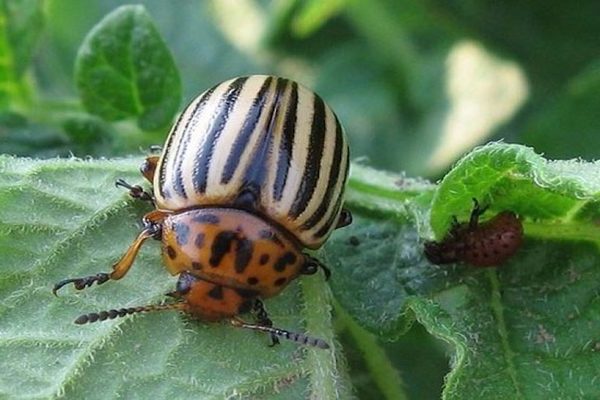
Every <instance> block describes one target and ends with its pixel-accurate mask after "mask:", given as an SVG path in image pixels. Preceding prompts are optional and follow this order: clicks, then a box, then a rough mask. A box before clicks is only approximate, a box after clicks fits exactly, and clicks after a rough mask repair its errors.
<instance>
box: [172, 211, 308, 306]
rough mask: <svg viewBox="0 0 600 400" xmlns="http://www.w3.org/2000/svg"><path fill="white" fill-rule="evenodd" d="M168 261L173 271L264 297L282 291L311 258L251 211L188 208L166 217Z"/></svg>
mask: <svg viewBox="0 0 600 400" xmlns="http://www.w3.org/2000/svg"><path fill="white" fill-rule="evenodd" d="M162 242H163V259H164V262H165V264H166V265H167V268H168V269H169V271H170V272H171V273H172V274H179V273H181V272H184V271H189V272H190V273H192V274H193V275H195V276H197V277H200V278H202V279H206V280H208V281H210V282H214V283H218V284H221V285H225V286H227V287H233V288H240V289H248V290H252V291H254V292H256V293H258V294H260V296H261V297H271V296H274V295H276V294H277V293H279V292H280V291H281V290H282V289H283V288H284V287H285V286H287V284H288V283H289V282H290V281H292V280H293V279H295V278H296V277H297V276H298V275H299V274H300V273H302V272H303V268H304V267H305V265H306V264H307V262H308V260H307V259H306V258H305V256H304V255H303V254H302V252H301V251H300V247H299V245H298V244H297V243H296V242H294V241H293V240H292V239H291V238H290V237H288V236H287V235H285V234H284V233H283V232H282V231H281V230H279V229H277V228H275V227H274V226H273V225H271V224H269V223H267V222H265V221H264V220H263V219H261V218H259V217H257V216H255V215H252V214H250V213H248V212H245V211H241V210H236V209H226V208H202V209H192V210H188V211H184V212H181V213H178V214H174V215H171V216H169V217H168V218H166V219H165V220H164V222H163V229H162Z"/></svg>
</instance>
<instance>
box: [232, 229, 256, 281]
mask: <svg viewBox="0 0 600 400" xmlns="http://www.w3.org/2000/svg"><path fill="white" fill-rule="evenodd" d="M253 248H254V246H253V244H252V241H251V240H248V239H243V238H242V239H238V241H237V248H236V252H235V265H234V268H235V272H237V273H238V274H241V273H243V272H244V270H245V269H246V267H248V264H249V263H250V260H251V259H252V252H253Z"/></svg>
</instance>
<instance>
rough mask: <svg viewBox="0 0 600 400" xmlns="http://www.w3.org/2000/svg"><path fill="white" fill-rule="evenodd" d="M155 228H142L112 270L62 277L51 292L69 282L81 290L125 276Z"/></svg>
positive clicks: (153, 234) (153, 226)
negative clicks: (77, 276)
mask: <svg viewBox="0 0 600 400" xmlns="http://www.w3.org/2000/svg"><path fill="white" fill-rule="evenodd" d="M157 229H158V228H157V225H148V226H147V227H146V228H145V229H144V230H142V231H141V232H140V234H139V235H138V237H137V238H136V239H135V241H134V242H133V243H132V244H131V246H129V248H128V249H127V251H126V252H125V254H123V256H122V257H121V259H120V260H119V261H117V262H116V263H115V264H114V265H113V269H112V272H110V273H106V272H100V273H97V274H95V275H90V276H85V277H83V278H69V279H64V280H62V281H60V282H58V283H57V284H56V285H54V288H53V289H52V293H54V295H56V292H58V290H60V288H62V287H63V286H65V285H68V284H69V283H72V284H73V285H74V286H75V289H77V290H82V289H85V288H86V287H90V286H92V285H93V284H94V283H96V284H98V285H101V284H103V283H104V282H107V281H109V280H118V279H121V278H122V277H124V276H125V274H127V272H128V271H129V268H131V265H132V264H133V261H134V260H135V257H136V256H137V254H138V252H139V251H140V248H141V247H142V244H143V243H144V242H145V241H146V240H147V239H149V238H151V237H154V236H155V235H156V234H157V233H156V230H157Z"/></svg>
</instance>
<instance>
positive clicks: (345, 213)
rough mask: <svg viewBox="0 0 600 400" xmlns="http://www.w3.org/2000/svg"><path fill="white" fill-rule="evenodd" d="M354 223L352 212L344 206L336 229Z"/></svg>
mask: <svg viewBox="0 0 600 400" xmlns="http://www.w3.org/2000/svg"><path fill="white" fill-rule="evenodd" d="M351 223H352V213H351V212H350V210H348V209H347V208H342V211H341V212H340V216H339V217H338V220H337V223H336V225H335V229H338V228H343V227H345V226H348V225H350V224H351Z"/></svg>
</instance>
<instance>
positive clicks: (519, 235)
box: [424, 201, 523, 267]
mask: <svg viewBox="0 0 600 400" xmlns="http://www.w3.org/2000/svg"><path fill="white" fill-rule="evenodd" d="M474 203H475V205H474V207H473V211H472V212H471V218H470V220H469V221H468V222H463V223H458V222H457V221H454V223H453V224H452V227H451V228H450V230H449V232H448V233H447V234H446V236H445V237H444V238H443V239H442V240H441V241H437V242H436V241H428V242H425V249H424V250H425V251H424V252H425V256H426V257H427V259H428V260H429V261H430V262H432V263H434V264H439V265H441V264H450V263H455V262H459V261H462V262H465V263H467V264H470V265H472V266H475V267H494V266H498V265H501V264H503V263H504V262H506V261H507V260H508V259H509V258H510V257H512V256H513V255H514V254H515V253H516V252H517V250H518V249H519V248H520V247H521V244H522V242H523V225H522V223H521V221H520V220H519V218H518V217H517V215H516V214H515V213H514V212H512V211H502V212H500V213H499V214H497V215H495V216H494V217H492V218H491V219H489V220H487V221H485V222H479V217H480V216H481V215H482V214H483V213H484V212H485V210H486V208H480V206H479V204H478V203H477V201H474Z"/></svg>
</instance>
